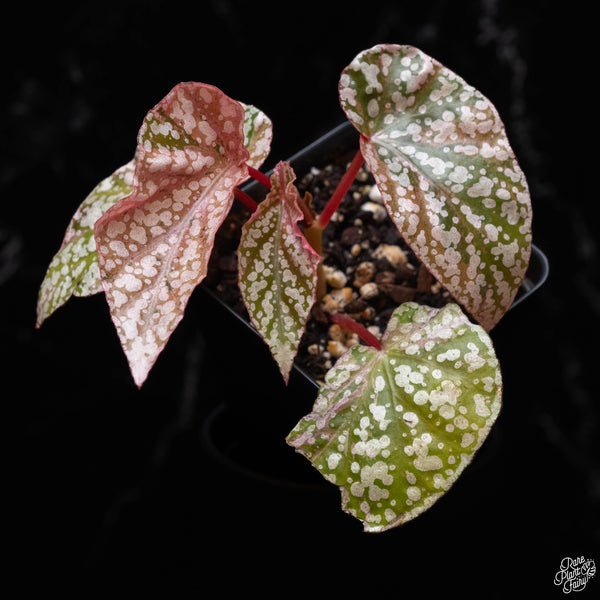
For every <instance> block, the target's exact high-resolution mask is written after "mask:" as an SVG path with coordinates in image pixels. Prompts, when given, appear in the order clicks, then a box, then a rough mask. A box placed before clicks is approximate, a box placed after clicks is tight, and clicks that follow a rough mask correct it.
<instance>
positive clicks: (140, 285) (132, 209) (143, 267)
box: [94, 82, 249, 387]
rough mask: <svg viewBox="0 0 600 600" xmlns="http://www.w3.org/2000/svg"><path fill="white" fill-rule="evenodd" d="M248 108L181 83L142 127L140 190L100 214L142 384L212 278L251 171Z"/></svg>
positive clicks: (108, 285) (103, 250) (119, 311)
mask: <svg viewBox="0 0 600 600" xmlns="http://www.w3.org/2000/svg"><path fill="white" fill-rule="evenodd" d="M243 123H244V108H243V107H242V105H241V104H240V103H239V102H237V101H235V100H233V99H231V98H229V97H228V96H226V95H225V94H224V93H223V92H222V91H221V90H219V89H218V88H216V87H214V86H211V85H208V84H203V83H196V82H190V83H181V84H179V85H177V86H175V88H173V90H171V92H170V93H169V94H168V95H167V96H166V97H165V98H164V99H163V100H162V101H161V102H160V103H159V104H157V105H156V106H155V107H154V109H152V110H151V111H150V112H149V113H148V115H147V117H146V119H145V121H144V124H143V125H142V127H141V129H140V133H139V135H138V153H139V154H138V160H137V164H136V171H135V176H134V184H133V191H132V193H131V194H130V195H129V196H127V197H126V198H123V199H122V200H121V201H120V202H119V203H118V204H116V205H115V206H113V207H112V208H110V209H109V210H108V211H107V212H106V213H105V214H104V215H103V216H102V217H101V218H100V219H99V220H98V221H97V222H96V224H95V228H94V235H95V239H96V246H97V249H98V259H99V266H100V273H101V277H102V284H103V288H104V291H105V294H106V299H107V302H108V305H109V308H110V313H111V318H112V320H113V323H114V325H115V327H116V329H117V333H118V336H119V339H120V342H121V345H122V347H123V350H124V352H125V355H126V357H127V360H128V363H129V366H130V370H131V373H132V376H133V379H134V381H135V383H136V385H137V386H138V387H141V385H142V384H143V383H144V381H145V380H146V378H147V376H148V373H149V371H150V370H151V368H152V366H153V365H154V363H155V361H156V359H157V358H158V356H159V354H160V353H161V352H162V350H163V349H164V347H165V345H166V343H167V341H168V339H169V337H170V335H171V334H172V332H173V331H174V329H175V328H176V327H177V325H178V323H179V322H180V321H181V319H182V318H183V313H184V310H185V307H186V305H187V302H188V300H189V298H190V296H191V294H192V292H193V290H194V289H195V287H196V286H197V285H198V284H199V283H200V282H201V281H202V280H203V279H204V277H205V276H206V272H207V266H208V260H209V258H210V254H211V251H212V247H213V244H214V239H215V234H216V231H217V230H218V228H219V227H220V225H221V223H222V222H223V220H224V219H225V217H226V215H227V213H228V211H229V209H230V208H231V204H232V202H233V190H234V188H235V187H236V186H237V185H239V184H240V183H242V182H243V181H245V180H246V179H248V177H249V176H248V169H247V166H246V162H247V160H248V158H249V152H248V150H247V149H246V148H245V147H244V133H243Z"/></svg>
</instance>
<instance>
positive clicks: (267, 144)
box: [240, 102, 273, 169]
mask: <svg viewBox="0 0 600 600" xmlns="http://www.w3.org/2000/svg"><path fill="white" fill-rule="evenodd" d="M240 104H241V105H242V107H243V109H244V146H246V149H247V150H248V153H249V155H250V156H249V158H248V160H247V161H246V162H247V164H248V165H250V166H251V167H254V168H255V169H258V168H259V167H260V166H261V165H262V164H263V162H264V161H265V159H266V158H267V156H268V155H269V152H270V150H271V142H272V141H273V123H272V122H271V119H269V117H267V115H266V114H265V113H264V112H262V110H260V109H258V108H256V106H252V105H251V104H244V103H243V102H240Z"/></svg>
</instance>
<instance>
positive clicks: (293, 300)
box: [238, 162, 321, 382]
mask: <svg viewBox="0 0 600 600" xmlns="http://www.w3.org/2000/svg"><path fill="white" fill-rule="evenodd" d="M294 180H295V175H294V172H293V171H292V168H291V167H290V165H289V163H287V162H280V163H278V164H277V165H276V167H275V169H274V171H273V175H272V176H271V191H270V193H269V194H268V195H267V197H266V198H265V200H263V201H262V202H261V203H260V204H259V206H258V208H257V210H256V211H255V212H254V214H253V215H252V217H251V218H250V219H249V220H248V221H247V222H246V223H245V224H244V226H243V228H242V237H241V241H240V246H239V249H238V257H239V283H240V290H241V292H242V296H243V299H244V303H245V305H246V308H247V310H248V313H249V315H250V319H251V321H252V324H253V325H254V327H255V328H256V329H257V330H258V331H259V332H260V334H261V336H262V338H263V339H264V340H265V342H266V343H267V345H268V346H269V348H270V350H271V353H272V354H273V357H274V358H275V360H276V362H277V364H278V365H279V369H280V371H281V374H282V375H283V378H284V380H285V381H286V382H287V381H288V379H289V373H290V369H291V368H292V364H293V361H294V358H295V356H296V353H297V351H298V344H299V343H300V338H301V337H302V334H303V333H304V329H305V327H306V321H307V319H308V316H309V314H310V310H311V308H312V305H313V304H314V301H315V295H316V282H317V267H318V265H319V262H320V260H321V257H320V256H319V255H318V254H317V253H316V252H315V251H314V250H313V249H312V248H311V246H310V244H309V243H308V242H307V241H306V238H305V237H304V234H303V233H302V232H301V230H300V228H299V226H298V223H299V221H301V220H302V219H303V213H302V211H301V209H300V207H299V206H298V200H299V197H298V191H297V190H296V187H295V186H294V184H293V182H294Z"/></svg>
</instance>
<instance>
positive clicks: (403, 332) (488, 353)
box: [288, 303, 502, 532]
mask: <svg viewBox="0 0 600 600" xmlns="http://www.w3.org/2000/svg"><path fill="white" fill-rule="evenodd" d="M501 394H502V381H501V375H500V369H499V366H498V361H497V359H496V356H495V353H494V350H493V347H492V344H491V341H490V338H489V336H488V335H487V333H486V332H485V330H484V329H483V328H482V327H481V326H480V325H474V324H472V323H471V322H470V321H469V320H468V318H467V317H466V316H465V314H464V313H463V312H462V310H461V309H460V308H459V306H458V305H457V304H448V305H447V306H445V307H444V308H442V309H436V308H430V307H426V306H422V305H418V304H415V303H407V304H402V305H401V306H399V307H398V308H397V309H396V310H395V311H394V314H393V315H392V317H391V319H390V321H389V324H388V328H387V331H386V333H385V335H384V337H383V339H382V349H381V350H380V351H377V350H375V349H373V348H370V347H367V346H360V345H359V346H355V347H353V348H351V349H350V350H349V351H348V352H347V353H346V354H344V355H343V356H342V357H341V358H340V359H338V361H337V362H336V364H335V366H334V367H333V368H332V369H331V370H330V371H329V372H328V374H327V376H326V380H325V384H324V386H323V387H322V388H321V390H320V392H319V395H318V396H317V400H316V402H315V405H314V407H313V411H312V412H311V413H310V414H309V415H307V416H306V417H304V418H303V419H302V420H301V421H300V422H299V423H298V425H296V427H295V428H294V430H293V431H292V432H291V433H290V435H289V436H288V443H289V444H290V445H292V446H294V447H295V448H296V449H297V450H298V451H299V452H300V453H302V454H303V455H304V456H306V457H307V458H308V459H309V460H310V461H311V462H312V463H313V465H314V466H315V467H316V468H317V469H318V470H319V471H320V472H321V474H322V475H323V476H324V477H325V478H326V479H328V480H329V481H331V482H332V483H334V484H337V485H338V486H340V489H341V492H342V505H343V508H344V510H346V511H347V512H348V513H350V514H352V515H354V516H355V517H357V518H358V519H360V520H361V521H362V522H363V525H364V529H365V531H369V532H378V531H384V530H387V529H390V528H392V527H396V526H398V525H401V524H403V523H405V522H407V521H409V520H410V519H413V518H414V517H416V516H418V515H419V514H421V513H422V512H423V511H425V510H427V509H428V508H429V507H430V506H431V505H432V504H433V503H434V502H435V501H436V500H438V499H439V498H440V497H441V496H442V495H443V494H444V493H445V492H446V491H447V490H448V489H449V488H450V486H451V485H452V484H453V483H454V482H455V481H456V479H457V478H458V476H459V475H460V474H461V473H462V471H463V469H464V468H465V467H466V466H467V465H468V464H469V463H470V461H471V459H472V457H473V455H474V453H475V452H476V451H477V450H478V449H479V447H480V446H481V444H482V443H483V441H484V440H485V438H486V436H487V434H488V432H489V431H490V428H491V426H492V424H493V423H494V421H495V420H496V417H497V416H498V413H499V411H500V406H501Z"/></svg>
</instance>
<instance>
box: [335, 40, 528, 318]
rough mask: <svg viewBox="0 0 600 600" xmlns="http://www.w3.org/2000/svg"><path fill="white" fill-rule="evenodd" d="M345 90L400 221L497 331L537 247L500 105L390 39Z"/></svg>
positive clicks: (362, 62) (368, 157)
mask: <svg viewBox="0 0 600 600" xmlns="http://www.w3.org/2000/svg"><path fill="white" fill-rule="evenodd" d="M339 94H340V102H341V105H342V108H343V109H344V111H345V113H346V115H347V117H348V119H349V120H350V122H351V123H352V124H353V125H354V127H355V128H356V129H357V130H358V131H359V132H360V133H361V134H362V135H361V150H362V152H363V155H364V158H365V161H366V163H367V164H368V166H369V168H370V169H371V171H372V172H373V175H374V177H375V180H376V182H377V186H378V188H379V190H380V192H381V195H382V197H383V200H384V203H385V205H386V208H387V210H388V213H389V214H390V216H391V218H392V220H393V221H394V223H395V224H396V226H397V228H398V230H399V231H400V233H401V234H402V236H403V237H404V239H405V240H406V241H407V243H408V244H410V246H411V247H412V249H413V250H414V252H415V254H416V255H417V256H418V257H419V259H420V260H421V261H422V262H423V263H424V264H425V265H426V267H427V268H428V270H429V271H430V272H431V273H432V274H433V275H434V276H435V277H436V278H437V279H438V281H440V282H441V283H442V284H443V285H444V286H445V287H446V288H447V289H448V290H449V291H450V292H451V293H452V294H453V296H454V297H455V298H456V300H457V301H458V302H460V303H461V304H462V305H463V306H464V307H465V308H466V310H467V311H469V313H470V314H471V315H472V316H473V317H475V318H476V319H477V320H478V322H479V323H480V324H481V325H483V326H484V327H485V328H486V329H487V330H490V329H491V328H492V327H493V326H494V325H495V324H496V323H497V322H498V320H499V319H500V318H501V317H502V316H503V314H504V313H505V312H506V310H507V309H508V308H509V307H510V305H511V303H512V301H513V299H514V297H515V294H516V293H517V291H518V289H519V287H520V285H521V282H522V280H523V277H524V275H525V271H526V269H527V265H528V262H529V257H530V252H531V202H530V197H529V190H528V186H527V182H526V180H525V176H524V174H523V172H522V171H521V169H520V167H519V165H518V163H517V160H516V158H515V155H514V153H513V151H512V149H511V147H510V144H509V141H508V138H507V135H506V131H505V128H504V125H503V123H502V121H501V120H500V117H499V115H498V112H497V110H496V108H495V107H494V106H493V105H492V103H491V102H490V101H489V100H488V99H487V98H485V97H484V96H483V95H482V94H481V93H480V92H479V91H477V90H475V89H474V88H473V87H471V86H470V85H469V84H467V83H466V82H465V81H464V80H463V79H461V78H460V77H459V76H458V75H456V74H455V73H453V72H452V71H450V70H449V69H448V68H446V67H444V66H443V65H442V64H440V63H439V62H438V61H436V60H434V59H432V58H431V57H429V56H427V55H426V54H424V53H423V52H421V51H420V50H418V49H416V48H413V47H411V46H397V45H389V44H387V45H379V46H375V47H373V48H371V49H369V50H365V51H363V52H361V53H360V54H358V55H357V57H356V58H355V59H354V60H353V61H352V62H351V63H350V64H349V65H348V67H346V69H344V71H343V73H342V75H341V78H340V84H339Z"/></svg>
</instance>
